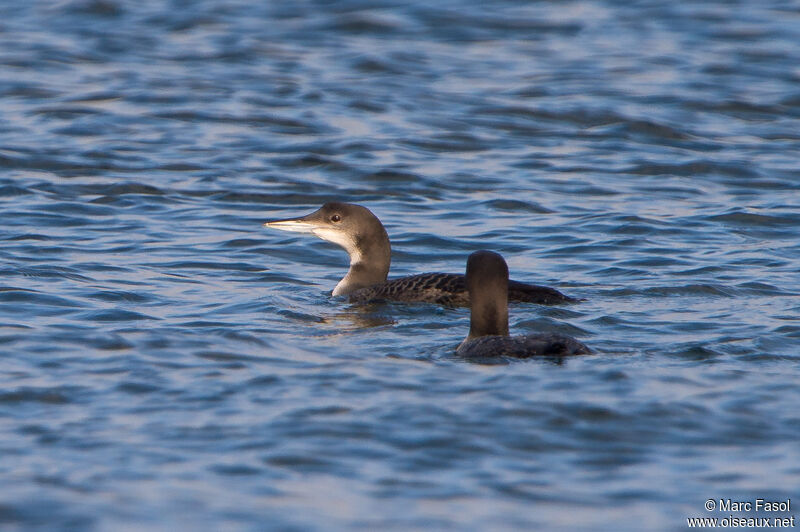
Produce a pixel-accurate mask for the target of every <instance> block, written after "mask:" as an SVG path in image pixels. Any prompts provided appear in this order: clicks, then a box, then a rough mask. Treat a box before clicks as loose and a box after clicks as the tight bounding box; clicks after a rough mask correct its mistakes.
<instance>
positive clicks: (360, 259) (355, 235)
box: [264, 202, 575, 307]
mask: <svg viewBox="0 0 800 532" xmlns="http://www.w3.org/2000/svg"><path fill="white" fill-rule="evenodd" d="M264 227H272V228H275V229H280V230H282V231H295V232H299V233H311V234H314V235H316V236H318V237H319V238H321V239H323V240H327V241H328V242H333V243H334V244H338V245H339V246H341V247H343V248H344V249H345V250H346V251H347V253H348V254H349V255H350V269H349V271H348V272H347V275H345V276H344V278H342V280H341V281H339V284H337V285H336V287H335V288H334V289H333V295H334V296H340V295H347V296H349V298H350V301H351V302H353V303H365V302H368V301H377V300H393V301H407V302H411V301H421V302H429V303H438V304H440V305H446V306H464V307H465V306H468V305H469V292H468V291H467V286H466V283H465V282H464V276H463V275H461V274H455V273H422V274H418V275H410V276H407V277H400V278H397V279H391V280H388V281H387V276H388V275H389V264H390V263H391V258H392V248H391V244H390V243H389V235H387V234H386V229H384V227H383V224H382V223H381V221H380V220H378V218H377V217H376V216H375V215H374V214H372V212H371V211H370V210H369V209H367V208H366V207H362V206H361V205H354V204H352V203H339V202H330V203H326V204H324V205H323V206H322V207H321V208H320V209H319V210H317V211H315V212H312V213H311V214H308V215H306V216H302V217H300V218H291V219H287V220H273V221H269V222H266V223H264ZM508 299H509V300H511V301H521V302H529V303H539V304H543V305H554V304H558V303H567V302H574V301H575V299H573V298H571V297H568V296H565V295H564V294H562V293H561V292H559V291H558V290H555V289H553V288H548V287H546V286H537V285H531V284H525V283H520V282H517V281H510V282H509V283H508Z"/></svg>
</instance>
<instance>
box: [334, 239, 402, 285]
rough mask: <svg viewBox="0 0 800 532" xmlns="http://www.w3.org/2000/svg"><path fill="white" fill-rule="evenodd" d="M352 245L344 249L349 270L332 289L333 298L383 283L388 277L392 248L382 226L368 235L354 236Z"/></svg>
mask: <svg viewBox="0 0 800 532" xmlns="http://www.w3.org/2000/svg"><path fill="white" fill-rule="evenodd" d="M352 244H353V245H352V246H347V247H345V249H347V252H348V253H349V255H350V269H349V270H348V271H347V275H345V276H344V277H343V278H342V280H341V281H339V284H337V285H336V288H334V289H333V295H334V296H341V295H346V294H349V293H351V292H354V291H355V290H358V289H360V288H366V287H368V286H372V285H376V284H379V283H383V282H385V281H386V278H387V277H388V276H389V266H390V265H391V262H392V247H391V244H390V243H389V235H387V234H386V230H385V229H384V228H383V225H380V227H379V228H375V230H374V231H371V232H370V234H368V235H363V236H361V235H359V236H356V237H355V238H354V239H353V242H352Z"/></svg>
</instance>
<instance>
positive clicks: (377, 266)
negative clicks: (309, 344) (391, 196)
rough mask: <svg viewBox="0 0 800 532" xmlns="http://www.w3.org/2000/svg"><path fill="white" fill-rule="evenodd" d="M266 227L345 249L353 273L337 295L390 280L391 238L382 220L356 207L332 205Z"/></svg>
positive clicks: (340, 287) (270, 222)
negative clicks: (308, 236) (305, 236)
mask: <svg viewBox="0 0 800 532" xmlns="http://www.w3.org/2000/svg"><path fill="white" fill-rule="evenodd" d="M264 227H272V228H275V229H280V230H282V231H294V232H298V233H311V234H313V235H316V236H318V237H319V238H321V239H323V240H327V241H328V242H333V243H334V244H337V245H339V246H341V247H343V248H344V249H345V251H347V254H348V255H350V271H348V272H347V275H346V276H345V278H344V279H342V280H341V281H340V282H339V284H338V285H337V286H336V288H335V289H334V291H333V295H342V294H347V293H349V292H352V291H353V290H357V289H359V288H363V287H366V286H371V285H374V284H377V283H381V282H383V281H385V280H386V277H387V276H388V275H389V265H390V263H391V257H392V249H391V245H390V244H389V235H387V234H386V229H384V227H383V224H382V223H381V221H380V220H378V217H377V216H375V215H374V214H372V212H371V211H370V210H369V209H367V208H366V207H362V206H361V205H355V204H353V203H340V202H329V203H326V204H325V205H323V206H322V207H320V208H319V209H318V210H316V211H314V212H312V213H311V214H307V215H305V216H302V217H300V218H290V219H287V220H273V221H269V222H266V223H265V224H264Z"/></svg>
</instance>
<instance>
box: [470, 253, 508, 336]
mask: <svg viewBox="0 0 800 532" xmlns="http://www.w3.org/2000/svg"><path fill="white" fill-rule="evenodd" d="M467 289H468V290H469V301H470V320H469V336H468V337H467V340H471V339H473V338H477V337H479V336H489V335H500V336H508V265H507V264H506V261H505V260H504V259H503V257H502V256H500V255H499V254H497V253H494V252H493V251H485V250H481V251H476V252H475V253H473V254H472V255H470V256H469V258H468V259H467Z"/></svg>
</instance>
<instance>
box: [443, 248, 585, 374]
mask: <svg viewBox="0 0 800 532" xmlns="http://www.w3.org/2000/svg"><path fill="white" fill-rule="evenodd" d="M466 277H467V281H466V282H467V288H468V290H469V297H470V322H469V335H468V336H467V337H466V338H465V339H464V341H463V342H461V345H459V346H458V349H457V350H456V354H457V355H459V356H462V357H464V358H469V359H493V358H497V357H516V358H528V357H535V356H549V357H562V356H570V355H586V354H589V353H590V352H591V351H590V350H589V348H588V347H586V346H585V345H584V344H582V343H581V342H579V341H578V340H576V339H574V338H572V337H571V336H567V335H564V334H558V333H547V334H528V335H524V336H509V335H508V298H507V295H506V294H507V293H508V289H507V285H508V265H506V261H505V260H503V257H501V256H500V255H498V254H497V253H493V252H491V251H476V252H475V253H473V254H472V255H470V256H469V259H467V275H466Z"/></svg>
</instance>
